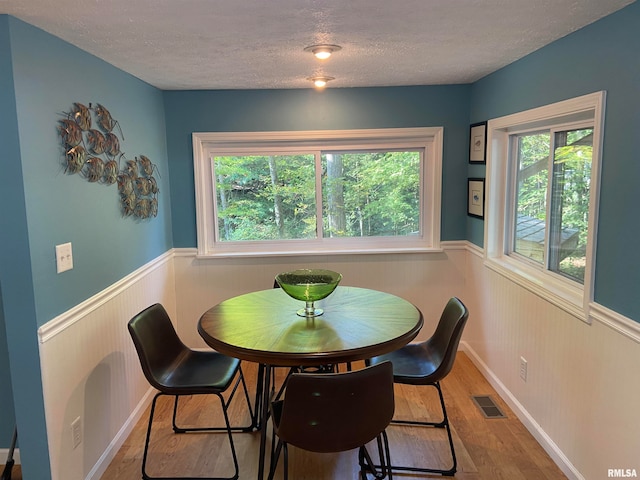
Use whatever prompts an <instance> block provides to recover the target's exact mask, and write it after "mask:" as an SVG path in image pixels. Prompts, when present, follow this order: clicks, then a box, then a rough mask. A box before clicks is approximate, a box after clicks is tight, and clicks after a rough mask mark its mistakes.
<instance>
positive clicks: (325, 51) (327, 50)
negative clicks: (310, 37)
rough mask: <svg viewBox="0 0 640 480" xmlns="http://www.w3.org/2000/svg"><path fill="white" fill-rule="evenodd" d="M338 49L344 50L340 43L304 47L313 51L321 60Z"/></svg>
mask: <svg viewBox="0 0 640 480" xmlns="http://www.w3.org/2000/svg"><path fill="white" fill-rule="evenodd" d="M338 50H342V47H341V46H340V45H311V46H310V47H307V48H305V49H304V51H305V52H311V53H313V54H314V55H315V56H316V58H319V59H320V60H326V59H327V58H329V57H330V56H331V54H332V53H333V52H337V51H338Z"/></svg>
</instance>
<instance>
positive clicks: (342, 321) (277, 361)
mask: <svg viewBox="0 0 640 480" xmlns="http://www.w3.org/2000/svg"><path fill="white" fill-rule="evenodd" d="M301 306H304V302H300V301H298V300H295V299H293V298H291V297H289V296H288V295H287V294H286V293H285V292H284V291H283V290H282V289H279V288H273V289H268V290H261V291H257V292H252V293H247V294H244V295H240V296H237V297H233V298H230V299H228V300H225V301H223V302H221V303H219V304H217V305H215V306H214V307H212V308H210V309H209V310H207V311H206V312H205V313H204V314H203V315H202V317H201V318H200V320H199V322H198V332H199V333H200V335H201V336H202V338H203V339H204V341H205V342H206V343H207V345H209V346H210V347H212V348H213V349H215V350H216V351H218V352H220V353H223V354H225V355H229V356H231V357H235V358H239V359H241V360H247V361H251V362H256V363H258V364H260V365H261V368H260V370H259V377H258V384H259V385H260V387H259V388H258V392H257V395H256V411H257V412H258V411H259V413H258V414H259V415H260V416H259V420H257V422H256V424H257V425H262V428H260V430H261V443H260V459H259V465H258V480H262V478H263V476H264V456H265V448H266V428H264V419H266V418H267V417H268V408H269V407H268V401H267V399H268V398H269V392H270V390H271V388H272V385H271V378H272V374H271V368H272V367H274V366H284V367H299V366H302V367H305V366H318V365H327V364H339V363H349V362H354V361H357V360H364V359H367V358H371V357H374V356H377V355H382V354H385V353H388V352H391V351H394V350H397V349H399V348H400V347H402V346H404V345H406V344H407V343H408V342H410V341H411V340H413V339H414V338H415V337H416V335H417V334H418V332H419V331H420V329H421V328H422V324H423V317H422V312H420V310H419V309H418V308H417V307H416V306H414V305H413V304H411V303H410V302H408V301H406V300H404V299H402V298H400V297H398V296H395V295H392V294H389V293H385V292H380V291H377V290H370V289H366V288H358V287H348V286H339V287H338V288H336V290H335V291H334V292H333V293H332V294H331V295H329V296H328V297H327V298H325V299H323V300H320V301H317V302H316V306H317V307H320V308H322V309H323V310H324V313H323V314H322V315H320V316H317V317H300V316H299V315H298V314H297V313H296V312H297V311H298V310H299V309H300V307H301Z"/></svg>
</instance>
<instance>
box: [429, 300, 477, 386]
mask: <svg viewBox="0 0 640 480" xmlns="http://www.w3.org/2000/svg"><path fill="white" fill-rule="evenodd" d="M468 318H469V311H468V310H467V307H465V305H464V304H463V303H462V302H461V301H460V299H459V298H457V297H453V298H451V299H450V300H449V301H448V302H447V305H446V306H445V307H444V310H443V311H442V315H441V316H440V321H439V322H438V326H437V327H436V331H435V332H434V333H433V335H432V336H431V338H429V340H427V341H426V342H425V345H426V349H427V350H428V351H429V357H430V360H431V361H432V362H433V364H434V365H438V364H439V365H438V367H437V368H436V370H435V371H434V372H433V374H431V375H430V376H429V377H430V379H431V380H432V381H434V382H437V381H439V380H441V379H442V378H444V377H446V376H447V375H448V374H449V372H450V371H451V368H452V367H453V362H454V360H455V359H456V353H457V352H458V344H459V343H460V338H462V331H463V330H464V327H465V325H466V324H467V319H468Z"/></svg>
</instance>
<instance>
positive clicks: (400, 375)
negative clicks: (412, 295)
mask: <svg viewBox="0 0 640 480" xmlns="http://www.w3.org/2000/svg"><path fill="white" fill-rule="evenodd" d="M468 318H469V311H468V310H467V307H465V305H464V304H463V303H462V302H461V301H460V299H458V298H457V297H453V298H451V299H450V300H449V301H448V302H447V305H446V306H445V308H444V311H443V312H442V315H441V316H440V321H439V322H438V326H437V327H436V330H435V332H434V333H433V335H432V336H431V338H429V339H428V340H426V341H424V342H421V343H411V344H408V345H405V346H404V347H402V348H401V349H399V350H396V351H394V352H391V353H388V354H386V355H381V356H379V357H374V358H371V359H369V360H367V362H366V364H367V365H377V364H379V363H381V362H387V361H389V362H391V363H392V364H393V380H394V382H395V383H398V384H405V385H416V386H422V385H425V386H432V387H435V388H436V390H437V391H438V396H439V398H440V405H441V407H442V415H443V418H442V420H441V421H439V422H423V421H417V420H398V419H394V420H393V421H392V422H391V423H392V424H402V425H414V426H429V427H436V428H444V429H445V430H446V431H447V437H448V440H449V448H450V450H451V459H452V466H451V467H450V468H430V467H413V466H399V465H391V469H392V470H393V471H401V472H419V473H438V474H441V475H446V476H450V475H454V474H455V473H456V469H457V460H456V452H455V449H454V447H453V438H452V436H451V428H450V425H449V417H448V416H447V409H446V407H445V403H444V396H443V394H442V387H441V386H440V382H441V381H442V380H443V379H444V378H445V377H446V376H447V375H448V374H449V372H450V371H451V368H452V367H453V363H454V361H455V358H456V353H457V351H458V344H459V343H460V338H461V337H462V331H463V330H464V327H465V325H466V323H467V319H468Z"/></svg>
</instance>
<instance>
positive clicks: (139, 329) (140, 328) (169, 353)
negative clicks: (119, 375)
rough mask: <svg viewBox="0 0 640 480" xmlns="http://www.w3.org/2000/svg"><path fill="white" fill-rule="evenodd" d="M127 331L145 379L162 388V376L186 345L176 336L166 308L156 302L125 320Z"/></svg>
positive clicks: (164, 376)
mask: <svg viewBox="0 0 640 480" xmlns="http://www.w3.org/2000/svg"><path fill="white" fill-rule="evenodd" d="M128 328H129V333H130V334H131V338H132V340H133V343H134V345H135V347H136V351H137V352H138V357H139V359H140V365H141V366H142V371H143V372H144V375H145V377H146V378H147V380H148V382H149V383H150V384H151V385H152V386H153V387H155V388H157V389H158V390H160V391H163V390H164V388H165V386H166V382H165V378H166V376H167V375H168V374H170V373H171V372H172V371H173V367H174V365H175V362H176V360H177V359H179V358H180V357H181V355H183V354H184V353H185V352H188V351H189V349H188V348H187V347H186V346H185V344H184V343H182V341H181V340H180V338H179V337H178V334H177V333H176V331H175V329H174V328H173V324H172V323H171V319H170V318H169V315H168V314H167V311H166V310H165V309H164V307H163V306H162V305H160V304H159V303H156V304H155V305H152V306H150V307H148V308H146V309H144V310H143V311H142V312H140V313H138V314H137V315H136V316H135V317H133V318H132V319H131V320H130V321H129V325H128Z"/></svg>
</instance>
